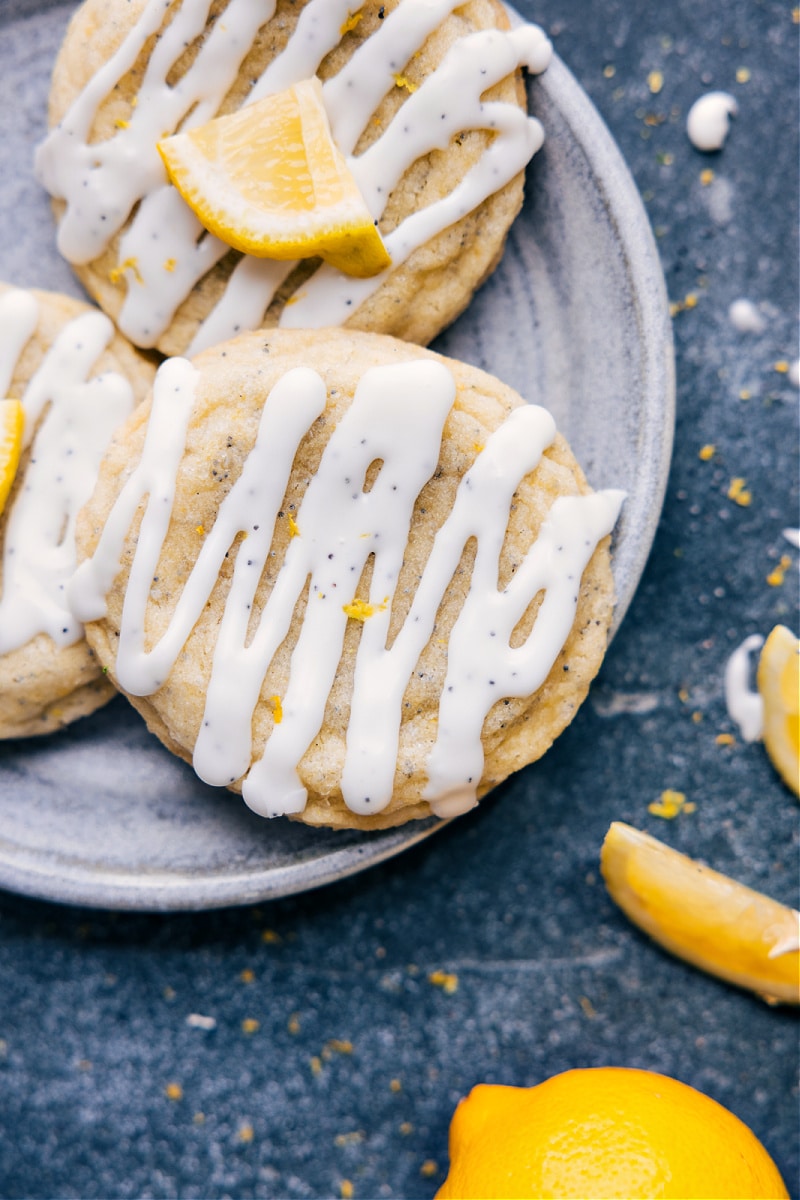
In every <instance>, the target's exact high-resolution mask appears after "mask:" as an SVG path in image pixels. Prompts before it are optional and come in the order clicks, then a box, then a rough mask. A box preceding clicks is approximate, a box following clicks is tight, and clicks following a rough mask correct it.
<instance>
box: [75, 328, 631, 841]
mask: <svg viewBox="0 0 800 1200" xmlns="http://www.w3.org/2000/svg"><path fill="white" fill-rule="evenodd" d="M621 502H622V494H621V493H620V492H617V491H603V492H591V490H590V489H589V487H588V486H587V484H586V481H585V479H584V477H583V474H582V472H581V470H580V467H579V466H578V464H577V463H576V461H575V459H574V457H573V455H572V453H571V452H570V450H569V448H568V446H567V445H566V443H565V441H564V439H563V438H562V437H561V436H560V435H559V434H558V433H557V432H556V429H555V425H554V422H553V419H552V417H551V416H550V414H549V413H548V412H546V411H545V410H544V409H542V408H539V407H536V406H533V405H528V404H525V403H524V402H523V401H522V400H521V399H520V397H519V396H518V395H517V394H516V393H515V392H513V391H512V390H511V389H510V388H508V387H506V386H505V385H503V384H502V383H500V382H499V381H498V380H496V379H494V378H493V377H492V376H490V375H487V374H486V373H484V372H482V371H479V370H477V369H475V368H473V367H470V366H466V365H464V364H461V363H458V362H454V361H452V360H448V359H445V358H443V357H441V356H439V355H436V354H434V353H433V352H431V351H428V350H424V349H422V348H420V347H417V346H412V345H408V344H406V343H403V342H400V341H398V340H396V339H394V338H390V337H387V336H383V335H376V334H366V333H357V332H348V331H343V330H337V329H332V330H320V331H309V332H307V331H289V330H279V329H278V330H271V331H266V332H265V331H262V332H253V333H249V334H244V335H241V336H240V337H239V338H237V339H234V340H233V341H231V342H229V343H226V344H222V345H220V346H218V347H216V348H212V349H210V350H207V351H205V352H204V353H203V354H201V355H199V356H198V357H197V358H196V359H195V360H193V361H189V360H187V359H184V358H173V359H169V360H167V362H166V363H165V364H164V365H162V367H161V368H160V369H159V372H158V375H157V377H156V383H155V387H154V394H153V400H152V403H147V404H145V405H143V406H141V407H140V408H139V409H138V410H137V411H136V412H135V413H134V415H133V417H132V418H131V419H130V421H129V422H128V423H127V424H126V426H125V427H124V428H123V429H122V430H121V431H120V432H119V434H118V436H117V437H115V439H114V440H113V442H112V445H111V447H110V449H109V452H108V455H107V457H106V459H105V461H104V462H103V464H102V466H101V470H100V475H99V481H98V485H97V488H96V491H95V494H94V496H93V498H92V500H91V502H90V503H89V504H88V505H87V507H86V508H85V509H84V511H83V514H82V516H81V520H80V523H79V534H78V539H79V547H80V554H81V556H82V557H83V558H84V559H85V561H83V562H82V563H81V565H80V566H79V568H78V570H77V572H76V574H75V576H74V578H73V582H72V586H71V589H70V601H71V603H72V605H73V607H74V611H75V613H76V615H77V616H78V617H79V618H80V619H81V620H84V621H86V622H87V626H86V629H87V638H88V640H89V642H90V644H91V645H92V647H93V648H94V650H95V652H96V654H97V656H98V658H99V660H100V661H101V662H102V663H103V664H104V666H105V667H106V668H107V669H108V672H109V675H110V676H111V677H112V678H113V679H114V680H115V682H116V683H117V685H118V686H119V687H120V688H121V689H122V690H123V691H125V692H126V693H127V694H128V696H129V697H130V699H131V700H132V703H133V704H134V705H135V706H136V708H138V709H139V711H140V712H141V713H142V714H143V715H144V717H145V719H146V720H147V723H148V725H149V726H150V728H151V730H153V731H154V732H155V733H156V734H157V735H158V737H159V738H161V740H162V741H163V742H164V743H165V745H167V746H168V747H169V748H170V749H171V750H173V751H174V752H175V753H177V754H179V755H180V756H182V757H183V758H185V759H186V760H187V761H192V762H193V764H194V767H195V770H196V771H197V773H198V774H199V775H200V776H201V778H203V779H204V780H206V782H208V783H211V784H215V785H219V786H223V787H226V786H227V787H231V788H233V789H234V790H239V791H242V793H243V796H244V799H245V801H246V802H247V804H248V805H249V806H250V807H251V808H253V809H254V810H255V811H257V812H259V813H262V814H263V815H265V816H273V815H278V814H287V815H289V816H293V817H296V818H298V819H300V820H303V821H306V822H308V823H311V824H319V825H331V826H340V827H344V826H356V827H362V828H381V827H385V826H390V825H394V824H398V823H400V822H403V821H405V820H407V819H409V818H412V817H424V816H428V815H430V814H431V813H432V812H433V813H436V814H438V815H442V816H446V815H450V814H455V813H458V812H462V811H465V810H466V809H469V808H470V807H472V806H473V805H474V804H475V803H476V801H477V799H478V798H479V797H480V796H481V795H483V794H484V793H485V792H486V791H487V790H488V789H489V788H491V787H493V786H494V785H495V784H497V783H499V782H500V781H501V780H502V779H504V778H505V777H506V776H507V775H508V774H510V773H511V772H512V771H516V770H518V769H519V768H520V767H522V766H524V765H525V764H526V763H529V762H532V761H533V760H534V759H536V758H538V757H539V756H540V755H541V754H542V753H544V751H545V750H546V749H547V748H548V746H549V745H550V744H551V742H552V740H553V739H554V738H555V737H556V736H557V735H558V733H560V732H561V730H562V729H563V728H564V727H565V726H566V725H567V724H568V723H569V721H570V720H571V719H572V717H573V715H574V713H575V711H576V710H577V708H578V706H579V704H580V703H581V701H582V700H583V698H584V696H585V694H586V691H587V689H588V686H589V682H590V680H591V679H592V677H593V676H594V674H595V673H596V671H597V669H598V667H599V665H600V662H601V660H602V657H603V653H604V650H605V646H606V638H607V630H608V625H609V621H610V616H611V611H612V603H613V583H612V576H611V570H610V560H609V547H608V543H609V535H610V532H611V530H612V528H613V526H614V523H615V521H616V518H617V514H618V511H619V507H620V504H621Z"/></svg>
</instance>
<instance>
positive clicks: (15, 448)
mask: <svg viewBox="0 0 800 1200" xmlns="http://www.w3.org/2000/svg"><path fill="white" fill-rule="evenodd" d="M24 425H25V413H24V410H23V407H22V402H21V401H20V400H0V513H2V511H3V509H4V508H5V506H6V500H8V496H9V492H10V491H11V485H12V484H13V482H14V477H15V476H16V474H17V467H18V466H19V456H20V452H21V450H22V430H23V428H24Z"/></svg>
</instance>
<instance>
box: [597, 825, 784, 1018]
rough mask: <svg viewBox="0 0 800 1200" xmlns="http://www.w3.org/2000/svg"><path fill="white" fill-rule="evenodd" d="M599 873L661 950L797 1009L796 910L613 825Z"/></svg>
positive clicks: (626, 827)
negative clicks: (658, 944) (795, 1005)
mask: <svg viewBox="0 0 800 1200" xmlns="http://www.w3.org/2000/svg"><path fill="white" fill-rule="evenodd" d="M600 868H601V870H602V873H603V878H604V879H605V882H606V887H607V888H608V891H609V893H610V895H611V897H612V899H613V900H615V901H616V903H617V904H618V905H619V906H620V908H621V909H622V911H623V912H624V913H625V915H626V916H627V917H629V918H630V920H631V921H633V923H634V925H638V926H639V928H640V929H643V930H644V932H645V933H647V934H649V935H650V937H652V938H653V939H654V940H655V941H657V942H659V943H660V945H662V946H664V947H665V949H667V950H670V951H671V952H672V953H673V954H676V955H677V956H678V957H679V958H683V959H685V960H686V961H687V962H690V963H693V964H694V966H696V967H700V968H701V969H702V970H704V971H707V972H709V974H711V975H717V976H718V977H719V978H720V979H725V980H727V981H728V982H729V983H735V984H736V985H737V986H739V987H743V988H749V989H750V990H751V991H754V992H757V993H758V994H759V995H760V996H761V997H762V998H763V999H765V1000H767V1001H769V1002H770V1003H781V1004H800V913H798V912H795V911H794V910H793V909H791V908H787V907H786V906H785V905H783V904H779V903H778V902H777V900H772V899H770V897H769V896H765V895H763V894H762V893H761V892H755V891H753V890H752V889H751V888H748V887H745V885H744V884H742V883H737V882H736V881H735V880H733V879H730V878H728V876H727V875H721V874H720V873H719V872H717V871H712V870H711V869H710V868H709V867H706V866H703V865H702V863H699V862H696V861H695V860H694V859H691V858H688V857H687V856H686V855H684V854H680V853H679V852H678V851H677V850H672V849H671V848H670V847H669V846H665V845H664V844H663V843H662V842H659V841H658V840H657V839H656V838H654V837H650V836H649V834H646V833H641V832H640V831H639V830H638V829H633V828H632V827H631V826H630V825H625V824H623V823H622V822H620V821H615V822H614V823H613V824H612V825H611V828H610V829H609V831H608V833H607V834H606V838H605V841H604V842H603V849H602V853H601V856H600Z"/></svg>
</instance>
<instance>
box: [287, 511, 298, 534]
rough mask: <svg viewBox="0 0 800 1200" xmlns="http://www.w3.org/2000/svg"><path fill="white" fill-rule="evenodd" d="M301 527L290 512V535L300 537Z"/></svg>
mask: <svg viewBox="0 0 800 1200" xmlns="http://www.w3.org/2000/svg"><path fill="white" fill-rule="evenodd" d="M299 536H300V528H299V526H298V524H297V521H295V519H294V517H293V516H292V514H291V513H289V537H299Z"/></svg>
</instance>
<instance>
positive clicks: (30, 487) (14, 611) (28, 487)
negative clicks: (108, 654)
mask: <svg viewBox="0 0 800 1200" xmlns="http://www.w3.org/2000/svg"><path fill="white" fill-rule="evenodd" d="M38 320H39V304H38V301H37V300H36V297H35V296H33V295H31V293H30V292H25V291H17V290H12V291H7V292H5V293H3V295H2V296H0V330H1V331H2V333H0V386H2V392H3V395H6V394H7V393H8V388H9V384H10V382H11V379H12V377H13V374H14V368H15V365H16V363H17V361H18V359H19V356H20V354H21V353H22V351H23V349H24V348H25V345H26V344H27V342H28V341H29V339H30V338H31V337H32V335H33V333H34V331H35V329H36V326H37V323H38ZM113 334H114V327H113V325H112V323H111V321H109V319H108V317H106V316H104V315H103V314H102V313H99V312H85V313H82V314H81V315H80V316H78V317H75V318H74V319H73V320H71V321H69V322H68V323H67V324H66V325H65V326H64V327H63V328H62V329H61V330H60V332H59V333H58V335H57V337H56V339H55V341H54V342H53V344H52V346H51V347H50V348H49V350H48V351H47V353H46V355H45V357H44V359H43V361H42V363H41V365H40V366H39V368H38V370H37V371H36V373H35V374H34V375H33V377H32V378H31V379H30V381H29V383H28V385H27V387H26V389H25V393H24V395H23V396H22V398H21V399H22V404H23V408H24V412H25V435H24V444H25V445H26V446H28V445H30V444H31V441H32V443H33V444H32V447H31V456H30V460H29V462H28V463H27V466H26V467H25V477H24V481H23V484H22V486H21V487H20V488H19V489H18V490H17V492H16V494H15V497H14V501H13V503H12V506H11V509H10V511H9V513H8V520H7V524H6V530H5V538H4V544H3V580H2V596H1V597H0V654H5V653H7V652H8V651H10V650H16V649H18V648H19V647H20V646H24V645H25V644H26V643H27V642H29V641H30V640H31V639H32V638H33V637H35V636H36V635H37V634H39V633H47V634H49V635H50V637H51V638H52V639H53V641H54V642H55V643H56V644H57V645H58V646H69V645H71V644H72V643H73V642H76V641H78V639H79V638H80V637H81V635H82V632H83V630H82V627H81V625H80V623H79V622H78V621H77V620H76V619H75V617H74V616H73V614H72V613H71V611H70V609H69V608H68V606H67V602H66V594H65V589H66V586H67V582H68V580H69V578H70V576H71V575H72V573H73V571H74V569H75V564H76V557H77V555H76V548H75V520H76V518H77V515H78V512H79V510H80V508H81V507H82V506H83V504H84V503H85V502H86V501H87V500H88V499H89V496H90V495H91V493H92V490H93V488H94V484H95V480H96V478H97V470H98V467H99V464H100V459H101V458H102V456H103V454H104V452H105V449H106V447H107V445H108V442H109V440H110V438H111V435H112V433H113V431H114V429H115V428H116V427H117V425H119V424H120V422H121V421H123V420H124V418H125V417H126V416H127V415H128V413H129V412H130V411H131V409H132V407H133V390H132V388H131V386H130V384H129V383H128V381H127V380H126V379H123V378H122V376H121V375H117V374H115V373H111V372H107V373H105V374H103V375H98V376H95V377H94V378H92V377H91V373H92V368H93V366H94V363H95V362H96V360H97V359H98V358H99V356H100V355H101V354H102V352H103V350H104V349H105V348H106V347H107V346H108V344H109V342H110V341H111V339H112V337H113Z"/></svg>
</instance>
